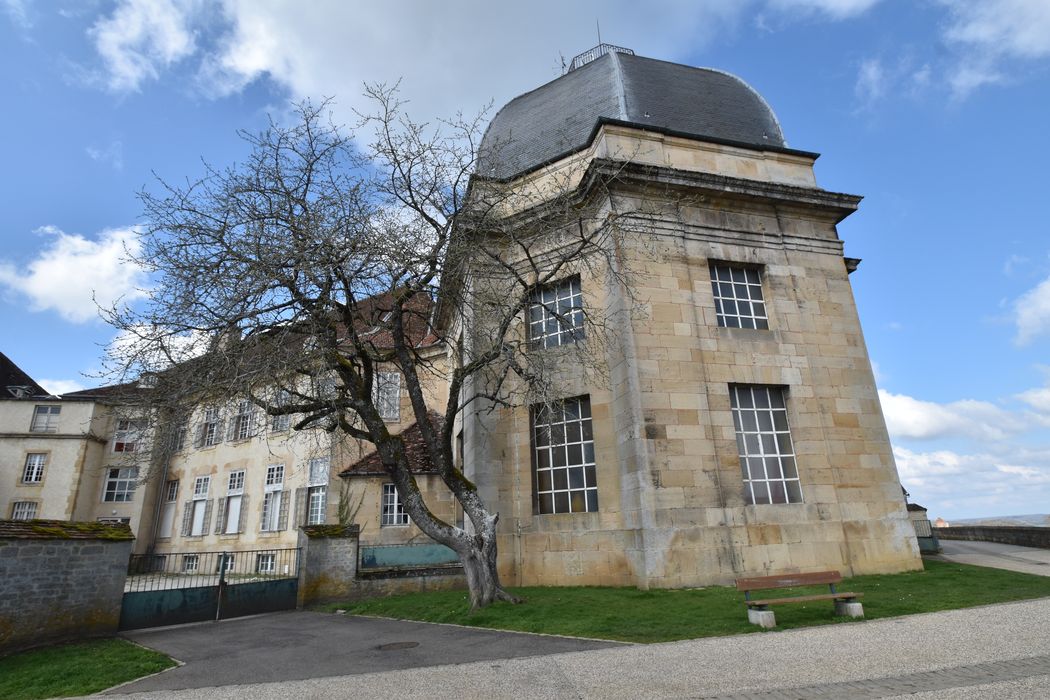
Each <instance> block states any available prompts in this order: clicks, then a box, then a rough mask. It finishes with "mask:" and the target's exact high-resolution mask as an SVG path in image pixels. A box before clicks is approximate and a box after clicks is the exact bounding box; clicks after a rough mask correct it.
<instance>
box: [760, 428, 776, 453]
mask: <svg viewBox="0 0 1050 700" xmlns="http://www.w3.org/2000/svg"><path fill="white" fill-rule="evenodd" d="M776 453H777V441H776V438H775V437H774V436H773V435H768V434H765V433H763V435H762V454H764V455H775V454H776Z"/></svg>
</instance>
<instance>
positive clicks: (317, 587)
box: [299, 525, 361, 607]
mask: <svg viewBox="0 0 1050 700" xmlns="http://www.w3.org/2000/svg"><path fill="white" fill-rule="evenodd" d="M360 533H361V528H360V526H358V525H350V526H348V527H346V528H342V527H339V526H335V525H308V526H306V527H302V528H299V548H300V549H299V551H300V555H299V556H300V557H302V559H300V561H299V607H302V606H304V605H315V604H317V603H327V602H331V601H335V600H349V599H350V598H352V597H353V594H354V587H355V583H356V579H357V554H358V552H357V550H358V543H359V535H360Z"/></svg>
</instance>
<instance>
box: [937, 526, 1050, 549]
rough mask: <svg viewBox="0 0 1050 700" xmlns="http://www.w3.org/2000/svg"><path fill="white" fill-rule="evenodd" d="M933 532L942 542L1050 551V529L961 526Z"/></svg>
mask: <svg viewBox="0 0 1050 700" xmlns="http://www.w3.org/2000/svg"><path fill="white" fill-rule="evenodd" d="M933 532H934V534H935V535H937V537H939V538H940V539H942V540H970V541H973V542H999V543H1000V544H1014V545H1018V546H1021V547H1039V548H1041V549H1050V527H1020V526H1016V527H1011V526H991V525H960V526H957V527H935V528H933Z"/></svg>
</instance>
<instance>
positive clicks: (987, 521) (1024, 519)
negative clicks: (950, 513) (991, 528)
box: [950, 514, 1050, 527]
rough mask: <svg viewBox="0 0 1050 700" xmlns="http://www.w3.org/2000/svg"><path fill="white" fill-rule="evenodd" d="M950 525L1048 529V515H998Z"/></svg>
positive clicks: (953, 522)
mask: <svg viewBox="0 0 1050 700" xmlns="http://www.w3.org/2000/svg"><path fill="white" fill-rule="evenodd" d="M950 522H951V524H952V525H999V526H1010V525H1012V526H1014V527H1020V526H1024V527H1050V515H1046V514H1043V515H1000V516H998V517H995V518H969V519H966V520H952V521H950Z"/></svg>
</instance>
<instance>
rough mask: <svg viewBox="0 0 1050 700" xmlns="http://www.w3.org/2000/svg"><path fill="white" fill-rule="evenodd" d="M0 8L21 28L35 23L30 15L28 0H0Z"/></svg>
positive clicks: (26, 27)
mask: <svg viewBox="0 0 1050 700" xmlns="http://www.w3.org/2000/svg"><path fill="white" fill-rule="evenodd" d="M0 9H2V10H3V11H4V14H6V15H7V16H8V18H10V20H11V22H13V23H14V25H15V26H16V27H18V28H19V29H28V28H29V27H31V26H32V25H33V20H32V19H30V17H29V3H28V1H27V0H0Z"/></svg>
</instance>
